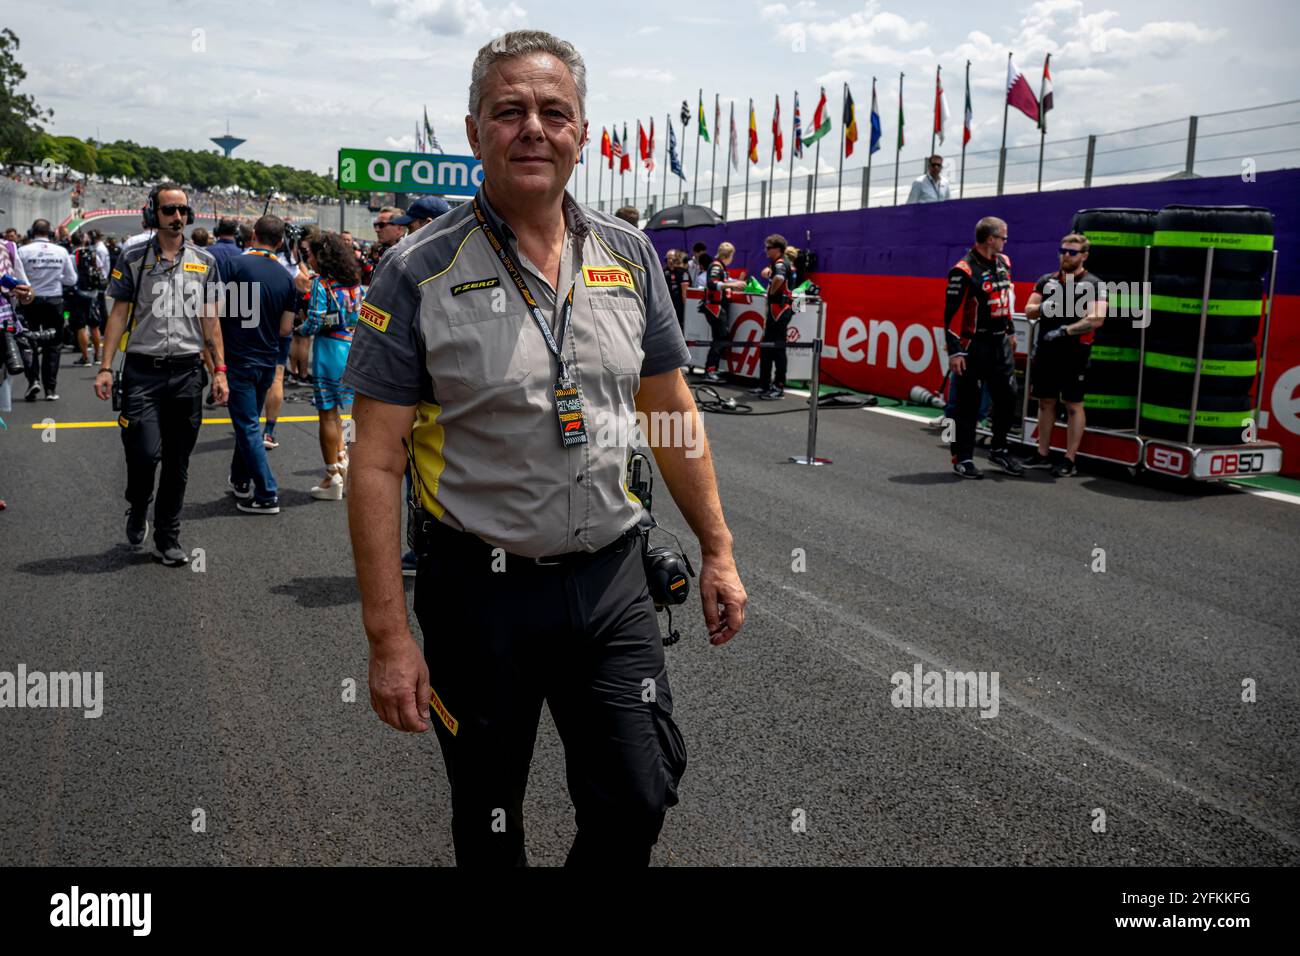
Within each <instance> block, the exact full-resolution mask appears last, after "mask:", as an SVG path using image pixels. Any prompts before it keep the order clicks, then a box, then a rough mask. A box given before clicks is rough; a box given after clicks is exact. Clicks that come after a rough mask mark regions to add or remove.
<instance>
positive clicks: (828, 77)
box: [817, 70, 857, 86]
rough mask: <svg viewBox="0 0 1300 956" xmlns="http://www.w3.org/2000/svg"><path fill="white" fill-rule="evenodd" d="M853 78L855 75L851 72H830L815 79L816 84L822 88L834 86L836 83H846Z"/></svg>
mask: <svg viewBox="0 0 1300 956" xmlns="http://www.w3.org/2000/svg"><path fill="white" fill-rule="evenodd" d="M855 76H857V74H856V73H854V72H853V71H852V70H831V71H830V72H829V73H823V74H822V75H821V76H819V77H817V82H818V83H819V84H820V85H822V86H834V85H835V84H836V83H847V82H848V81H849V80H851V79H853V78H854V77H855Z"/></svg>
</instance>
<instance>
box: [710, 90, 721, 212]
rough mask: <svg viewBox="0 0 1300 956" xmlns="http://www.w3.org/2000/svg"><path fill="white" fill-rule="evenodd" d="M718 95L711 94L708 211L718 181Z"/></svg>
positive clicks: (719, 117) (719, 116)
mask: <svg viewBox="0 0 1300 956" xmlns="http://www.w3.org/2000/svg"><path fill="white" fill-rule="evenodd" d="M720 95H721V94H719V93H714V94H713V158H712V159H711V160H709V208H710V209H712V208H713V190H714V187H715V186H716V185H717V181H718V180H717V172H716V170H717V166H718V126H720V125H721V124H720V123H719V122H718V121H719V120H721V119H722V116H721V115H719V112H718V104H719V102H720V101H719V96H720Z"/></svg>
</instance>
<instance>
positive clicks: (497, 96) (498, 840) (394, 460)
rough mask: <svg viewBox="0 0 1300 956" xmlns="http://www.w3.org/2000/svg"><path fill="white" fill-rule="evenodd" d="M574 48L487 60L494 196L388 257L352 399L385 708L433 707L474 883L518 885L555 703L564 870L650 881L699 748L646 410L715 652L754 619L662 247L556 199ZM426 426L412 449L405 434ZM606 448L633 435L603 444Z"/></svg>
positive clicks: (551, 42)
mask: <svg viewBox="0 0 1300 956" xmlns="http://www.w3.org/2000/svg"><path fill="white" fill-rule="evenodd" d="M585 76H586V71H585V68H584V66H583V63H582V59H581V58H580V57H579V55H578V53H577V51H576V50H574V49H573V47H572V46H571V45H570V44H568V43H566V42H564V41H561V40H558V39H556V38H555V37H552V36H550V35H549V34H546V33H541V32H539V31H531V30H530V31H517V32H513V33H507V34H505V35H504V36H502V37H499V38H497V39H496V40H494V41H493V42H492V43H491V44H489V45H487V46H484V47H483V48H482V49H481V50H479V52H478V56H477V58H476V59H475V61H474V67H473V79H472V82H471V85H470V104H469V116H467V117H466V122H465V125H466V132H467V134H468V138H469V142H470V146H471V147H472V149H473V151H474V155H475V156H476V157H477V158H480V159H481V160H482V162H483V168H484V172H485V176H484V184H483V187H482V188H481V189H480V190H479V192H478V194H477V196H476V197H475V199H474V201H473V202H471V203H467V204H465V205H463V206H460V207H457V208H456V209H454V210H453V211H452V212H451V213H449V214H448V215H446V216H443V217H442V218H441V219H439V220H438V221H437V222H436V223H435V224H434V226H430V227H426V228H424V229H421V230H420V231H419V232H417V233H414V234H412V235H411V236H408V237H407V238H406V239H405V240H403V241H402V242H401V243H400V244H399V245H398V246H396V247H395V248H394V249H393V250H391V251H390V252H389V253H388V255H387V256H386V257H385V260H384V265H383V267H382V268H381V269H380V270H379V271H378V272H377V274H376V276H375V280H374V284H373V285H372V286H371V287H370V292H369V295H368V297H367V301H366V303H365V305H364V306H363V307H362V310H361V316H360V323H359V324H358V326H357V332H356V338H355V340H354V342H353V346H352V351H351V354H350V357H349V360H348V368H347V372H346V374H345V376H344V381H345V382H346V383H347V384H349V385H351V386H353V387H354V388H355V389H356V391H357V398H356V404H355V407H354V415H355V419H356V422H357V438H356V442H355V443H354V444H353V446H352V467H351V469H350V475H349V481H350V482H351V489H350V494H349V498H348V500H349V502H350V503H351V504H350V506H349V524H350V527H351V533H352V545H353V552H354V558H355V564H356V568H357V578H358V582H359V584H360V592H361V604H362V621H363V623H364V625H365V629H366V634H367V637H368V638H369V641H370V699H371V705H372V706H373V707H374V709H375V711H376V712H377V713H378V714H379V715H380V717H381V718H382V719H383V720H384V721H385V722H386V723H388V724H390V725H391V726H393V727H396V728H398V729H401V730H408V731H422V730H426V729H427V727H428V724H427V721H428V719H429V711H430V704H432V708H433V710H434V712H435V713H436V716H437V719H436V721H434V722H433V723H434V728H435V730H436V732H437V734H438V740H439V743H440V745H441V747H442V753H443V758H444V762H445V764H446V768H447V776H448V779H449V780H450V783H451V794H452V834H453V838H454V840H455V845H456V859H457V861H458V862H459V863H461V864H462V865H512V864H523V863H526V861H527V858H526V856H525V853H524V829H523V818H522V806H523V796H524V787H525V784H526V783H527V779H528V765H529V762H530V760H531V757H532V751H533V741H534V738H535V736H536V732H537V726H538V720H539V718H540V713H541V707H542V703H543V700H545V701H546V702H547V704H548V706H549V708H550V711H551V715H552V716H553V717H554V719H555V723H556V726H557V728H558V729H559V732H560V736H561V738H562V739H563V741H564V747H565V761H566V770H567V774H568V783H569V793H570V795H571V797H572V799H573V803H574V806H575V808H576V810H577V827H578V833H577V837H576V839H575V840H574V843H573V847H572V849H571V850H570V852H569V862H570V863H572V864H585V865H604V866H627V865H640V866H643V865H645V864H646V863H647V862H648V861H649V858H650V849H651V847H652V846H653V844H654V843H655V841H656V839H657V837H658V834H659V830H660V827H661V825H662V823H663V819H664V813H665V810H666V808H667V807H669V806H671V805H673V804H674V803H675V802H676V801H677V785H678V782H679V780H680V778H681V775H682V773H683V771H684V769H685V748H684V745H683V743H682V737H681V734H680V732H679V731H678V730H677V727H676V725H675V724H674V723H673V720H672V716H671V714H672V691H671V688H670V686H669V683H668V675H667V669H666V667H665V664H664V650H663V645H662V638H661V635H660V632H659V628H658V625H657V624H656V622H655V615H654V608H653V603H652V601H651V599H650V595H649V592H648V590H647V579H646V572H645V568H644V565H643V561H642V557H641V554H640V549H639V543H638V542H639V535H637V534H636V531H637V528H638V525H639V523H640V521H641V519H642V517H643V508H642V507H641V505H640V503H639V502H638V501H637V500H636V499H634V498H632V497H631V496H630V495H629V493H628V491H627V489H626V485H625V483H624V482H625V464H626V461H627V457H628V453H629V450H630V449H629V447H628V445H627V439H626V436H622V437H618V436H616V437H613V438H609V437H602V433H603V432H604V431H605V429H604V426H606V425H609V424H610V423H611V422H610V420H611V418H614V417H616V416H620V415H621V416H623V417H624V420H626V417H627V416H628V415H629V413H630V412H631V410H632V408H633V407H635V408H636V409H637V410H638V411H641V412H644V413H646V414H648V415H650V414H654V413H668V414H679V415H681V416H682V418H683V424H684V426H685V425H689V428H686V427H684V429H683V435H686V434H690V435H693V436H697V437H698V441H692V442H691V444H690V446H689V447H687V446H682V445H681V443H679V446H678V447H659V448H656V449H654V452H655V457H656V459H657V461H658V464H659V471H660V473H661V476H662V478H663V479H664V481H665V482H666V484H667V485H668V488H669V490H670V491H671V492H672V494H673V497H674V499H675V501H676V503H677V505H678V507H679V508H680V510H681V512H682V514H683V516H684V517H685V519H686V520H687V522H688V523H689V524H690V525H691V527H692V529H693V530H694V531H695V533H696V534H697V536H698V537H699V539H700V546H701V552H702V555H703V565H702V567H701V569H700V578H699V590H700V595H701V599H702V601H703V605H704V614H705V620H706V622H707V624H708V628H709V633H710V638H711V641H712V643H714V644H721V643H723V642H725V641H727V640H729V639H730V638H731V637H732V636H734V635H735V633H736V632H737V631H738V630H739V629H740V627H741V624H742V623H743V620H744V607H745V601H746V598H745V592H744V588H743V587H742V585H741V583H740V578H739V575H738V574H737V572H736V567H735V562H734V560H733V558H732V556H731V535H730V532H729V531H728V530H727V526H726V522H725V521H724V519H723V516H722V507H721V504H720V502H719V500H718V495H717V489H716V485H715V482H714V477H713V467H712V462H711V459H710V457H709V453H708V445H707V441H705V440H704V438H703V433H702V431H700V430H699V429H698V428H697V426H698V422H699V420H698V415H697V413H696V410H695V406H694V402H693V400H692V398H691V394H690V390H689V389H688V388H687V386H686V382H685V380H684V379H683V377H682V374H681V367H682V366H683V365H685V364H686V362H687V360H688V354H687V351H686V347H685V343H684V341H683V339H682V334H681V331H680V330H679V328H678V326H677V322H676V316H675V315H674V314H673V309H672V305H671V302H670V299H669V296H668V289H667V287H666V285H665V283H664V280H663V273H662V271H661V270H660V269H659V267H658V263H657V261H656V257H655V253H654V249H653V247H652V246H651V245H650V242H649V240H648V239H647V238H646V237H645V235H644V234H643V233H642V232H641V231H640V230H638V229H635V228H633V227H632V226H630V225H628V224H627V223H625V222H623V221H621V220H619V219H616V218H614V217H612V216H607V215H602V214H600V213H597V212H594V211H592V210H590V209H588V208H585V207H582V206H579V205H578V203H577V202H576V201H574V199H573V198H572V197H571V196H569V195H568V194H567V193H566V192H565V189H564V186H565V183H566V182H567V181H568V179H569V176H570V174H571V173H572V171H573V169H574V166H575V164H576V163H577V160H578V153H579V150H580V148H581V146H582V145H583V144H584V143H585V141H586V137H587V121H586V118H585V116H584V102H583V98H584V92H585V88H586V79H585ZM412 426H414V428H412ZM609 431H610V432H615V431H617V429H613V428H611V429H609ZM407 441H409V443H410V445H411V448H412V452H411V456H412V460H413V462H414V464H413V468H412V470H413V472H414V475H415V488H416V494H418V496H419V500H420V504H421V506H422V508H423V509H425V510H427V512H428V513H429V533H428V537H429V538H430V539H432V541H431V547H430V548H428V549H425V553H424V554H423V555H422V556H421V558H420V565H419V574H418V576H417V578H416V583H415V610H416V616H417V617H418V619H419V621H420V628H421V630H422V631H423V632H424V653H423V655H422V654H421V652H420V649H419V647H418V646H417V645H416V643H415V641H414V639H413V638H412V636H411V632H410V630H409V626H408V623H407V609H406V600H405V595H404V593H403V588H402V583H401V577H400V571H399V563H398V555H399V551H400V549H399V545H398V530H399V528H400V526H401V523H400V517H399V511H398V508H399V495H400V489H401V485H402V475H403V471H404V467H405V465H406V464H407V461H408V453H407V451H406V449H405V448H404V447H403V446H404V443H406V442H407Z"/></svg>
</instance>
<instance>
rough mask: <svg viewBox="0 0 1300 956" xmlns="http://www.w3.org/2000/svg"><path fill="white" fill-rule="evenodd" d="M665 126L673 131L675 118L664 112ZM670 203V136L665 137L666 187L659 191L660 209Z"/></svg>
mask: <svg viewBox="0 0 1300 956" xmlns="http://www.w3.org/2000/svg"><path fill="white" fill-rule="evenodd" d="M664 128H665V129H666V130H667V131H668V132H669V133H671V132H672V131H673V118H672V117H671V116H669V115H668V114H664ZM667 204H668V137H667V136H665V137H664V188H663V189H662V190H660V192H659V211H660V212H662V211H663V209H664V207H665V206H666V205H667Z"/></svg>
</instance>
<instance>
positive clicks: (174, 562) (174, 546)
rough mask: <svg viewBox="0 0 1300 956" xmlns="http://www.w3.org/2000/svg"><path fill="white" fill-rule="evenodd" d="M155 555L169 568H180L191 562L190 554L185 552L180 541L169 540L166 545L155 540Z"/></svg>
mask: <svg viewBox="0 0 1300 956" xmlns="http://www.w3.org/2000/svg"><path fill="white" fill-rule="evenodd" d="M153 556H154V557H155V558H157V559H158V560H159V561H161V562H162V563H163V564H165V565H166V566H167V567H169V568H179V567H180V566H181V565H183V564H189V563H190V556H189V555H188V554H186V553H185V550H184V549H183V548H182V547H181V545H180V542H179V541H172V542H169V543H168V544H167V545H166V546H165V547H164V546H163V545H161V544H158V543H157V542H155V543H154V546H153Z"/></svg>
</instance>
